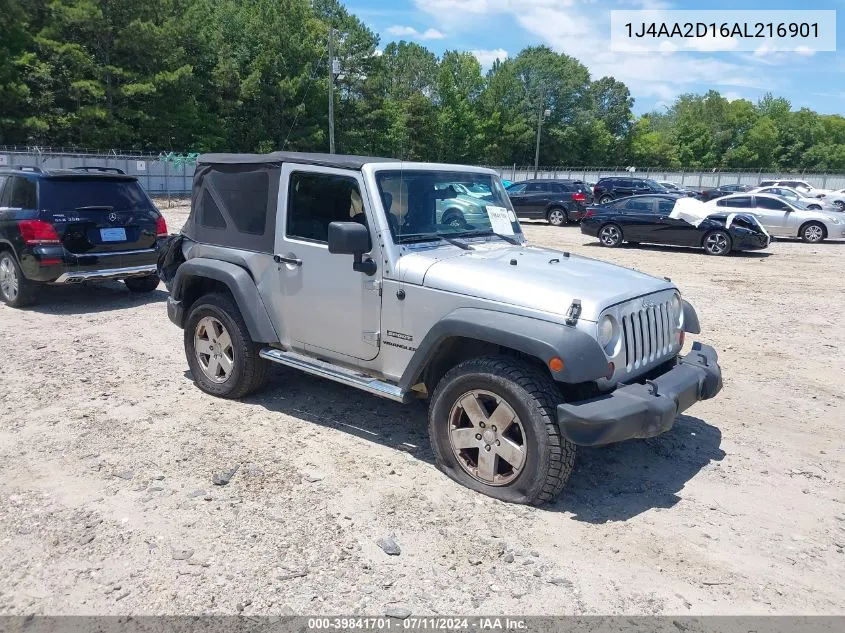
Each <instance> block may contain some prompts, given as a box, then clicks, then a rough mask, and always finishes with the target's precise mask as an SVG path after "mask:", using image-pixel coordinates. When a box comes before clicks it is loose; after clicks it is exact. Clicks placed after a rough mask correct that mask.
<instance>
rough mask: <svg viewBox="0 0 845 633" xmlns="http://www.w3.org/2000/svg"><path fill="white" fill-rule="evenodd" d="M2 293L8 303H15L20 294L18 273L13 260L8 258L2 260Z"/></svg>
mask: <svg viewBox="0 0 845 633" xmlns="http://www.w3.org/2000/svg"><path fill="white" fill-rule="evenodd" d="M0 292H2V293H3V296H4V297H5V298H6V300H7V301H14V300H15V299H17V298H18V292H20V289H19V285H18V273H17V271H16V270H15V265H14V264H13V263H12V260H11V259H10V258H9V257H8V256H6V257H4V258H2V259H0Z"/></svg>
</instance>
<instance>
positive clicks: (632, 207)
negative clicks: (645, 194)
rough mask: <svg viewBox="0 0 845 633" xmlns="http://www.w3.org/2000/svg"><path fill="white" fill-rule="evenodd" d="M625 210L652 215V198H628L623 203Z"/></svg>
mask: <svg viewBox="0 0 845 633" xmlns="http://www.w3.org/2000/svg"><path fill="white" fill-rule="evenodd" d="M625 210H626V211H635V212H637V213H653V212H654V198H630V199H629V200H628V201H627V202H626V203H625Z"/></svg>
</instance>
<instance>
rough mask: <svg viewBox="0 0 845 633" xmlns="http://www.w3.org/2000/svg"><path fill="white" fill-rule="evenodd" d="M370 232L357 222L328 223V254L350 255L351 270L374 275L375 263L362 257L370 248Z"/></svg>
mask: <svg viewBox="0 0 845 633" xmlns="http://www.w3.org/2000/svg"><path fill="white" fill-rule="evenodd" d="M372 247H373V246H372V242H371V241H370V232H369V230H367V227H366V226H364V225H363V224H358V223H357V222H331V223H329V252H330V253H332V254H334V255H352V256H353V257H354V259H353V260H352V270H355V271H357V272H359V273H365V274H367V275H375V274H376V263H375V262H374V261H373V260H371V259H368V260H367V261H364V260H363V258H362V255H363V254H364V253H366V252H367V251H369V250H370V249H371V248H372Z"/></svg>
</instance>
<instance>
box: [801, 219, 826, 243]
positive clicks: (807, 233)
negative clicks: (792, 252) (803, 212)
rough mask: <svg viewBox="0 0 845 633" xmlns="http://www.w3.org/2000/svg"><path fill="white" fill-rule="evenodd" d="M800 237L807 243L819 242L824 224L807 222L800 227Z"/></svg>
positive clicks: (822, 237) (822, 236) (822, 234)
mask: <svg viewBox="0 0 845 633" xmlns="http://www.w3.org/2000/svg"><path fill="white" fill-rule="evenodd" d="M800 235H801V239H802V240H804V241H805V242H807V243H808V244H818V243H819V242H821V241H822V240H823V239H824V237H825V235H824V226H823V225H821V224H819V223H818V222H808V223H807V224H805V225H804V226H802V227H801V233H800Z"/></svg>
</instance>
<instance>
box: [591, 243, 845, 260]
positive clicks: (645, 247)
mask: <svg viewBox="0 0 845 633" xmlns="http://www.w3.org/2000/svg"><path fill="white" fill-rule="evenodd" d="M844 243H845V242H844ZM584 246H589V247H591V248H593V247H595V248H605V247H604V246H602V245H601V243H600V242H587V243H586V244H584ZM621 248H623V249H624V250H626V251H651V252H653V253H658V252H660V253H698V254H700V255H701V256H702V257H709V255H706V254H705V253H704V249H701V248H696V247H694V246H668V245H666V246H664V245H663V244H636V245H634V244H627V243H625V244H623V245H622V247H621ZM771 256H772V254H771V253H769V252H767V251H764V250H760V251H732V252H731V254H730V255H728V257H739V258H757V259H759V258H761V257H763V258H765V257H771Z"/></svg>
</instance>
